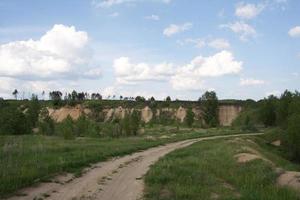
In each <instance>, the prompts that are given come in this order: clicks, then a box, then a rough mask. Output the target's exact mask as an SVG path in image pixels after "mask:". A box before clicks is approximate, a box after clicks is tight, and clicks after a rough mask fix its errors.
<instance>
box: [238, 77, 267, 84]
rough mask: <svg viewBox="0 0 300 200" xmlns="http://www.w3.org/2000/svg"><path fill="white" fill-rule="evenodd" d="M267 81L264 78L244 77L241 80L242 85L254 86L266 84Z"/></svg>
mask: <svg viewBox="0 0 300 200" xmlns="http://www.w3.org/2000/svg"><path fill="white" fill-rule="evenodd" d="M265 83H266V82H265V81H263V80H258V79H253V78H247V79H244V78H242V79H241V80H240V85H241V86H253V85H264V84H265Z"/></svg>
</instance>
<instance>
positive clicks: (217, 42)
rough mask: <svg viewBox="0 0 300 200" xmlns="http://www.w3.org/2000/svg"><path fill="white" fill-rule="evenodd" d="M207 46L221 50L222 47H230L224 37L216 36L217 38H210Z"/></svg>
mask: <svg viewBox="0 0 300 200" xmlns="http://www.w3.org/2000/svg"><path fill="white" fill-rule="evenodd" d="M208 46H210V47H212V48H215V49H219V50H222V49H229V48H230V43H229V42H228V41H227V40H225V39H222V38H217V39H214V40H212V41H211V42H210V43H209V44H208Z"/></svg>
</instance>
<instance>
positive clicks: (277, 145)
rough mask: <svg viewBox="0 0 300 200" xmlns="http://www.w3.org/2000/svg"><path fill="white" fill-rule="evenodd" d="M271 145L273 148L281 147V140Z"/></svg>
mask: <svg viewBox="0 0 300 200" xmlns="http://www.w3.org/2000/svg"><path fill="white" fill-rule="evenodd" d="M271 144H272V145H273V146H276V147H280V146H281V140H276V141H274V142H272V143H271Z"/></svg>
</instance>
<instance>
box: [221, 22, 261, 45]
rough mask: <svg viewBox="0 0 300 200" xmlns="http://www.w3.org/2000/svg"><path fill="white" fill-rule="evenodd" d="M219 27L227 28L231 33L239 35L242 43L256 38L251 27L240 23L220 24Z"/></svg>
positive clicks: (254, 31)
mask: <svg viewBox="0 0 300 200" xmlns="http://www.w3.org/2000/svg"><path fill="white" fill-rule="evenodd" d="M220 27H221V28H229V29H230V30H232V31H233V32H235V33H237V34H239V35H240V39H241V40H242V41H247V40H248V38H250V37H255V36H256V30H255V29H254V28H253V27H252V26H251V25H249V24H247V23H245V22H242V21H238V22H234V23H228V24H222V25H221V26H220Z"/></svg>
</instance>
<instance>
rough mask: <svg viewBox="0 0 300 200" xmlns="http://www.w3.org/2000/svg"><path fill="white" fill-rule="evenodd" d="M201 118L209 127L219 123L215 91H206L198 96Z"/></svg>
mask: <svg viewBox="0 0 300 200" xmlns="http://www.w3.org/2000/svg"><path fill="white" fill-rule="evenodd" d="M200 102H201V106H202V110H203V118H204V121H205V123H206V124H207V125H208V126H210V127H215V126H217V125H218V124H219V115H218V112H219V110H218V97H217V94H216V92H214V91H211V92H209V91H207V92H205V93H204V94H203V95H202V97H201V98H200Z"/></svg>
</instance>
